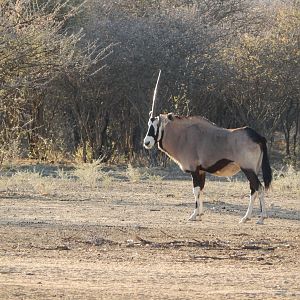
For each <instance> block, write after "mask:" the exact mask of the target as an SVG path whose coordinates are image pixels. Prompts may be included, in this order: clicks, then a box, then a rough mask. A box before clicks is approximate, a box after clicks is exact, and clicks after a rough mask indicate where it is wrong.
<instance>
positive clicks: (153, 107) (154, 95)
mask: <svg viewBox="0 0 300 300" xmlns="http://www.w3.org/2000/svg"><path fill="white" fill-rule="evenodd" d="M160 73H161V70H159V73H158V77H157V81H156V85H155V89H154V93H153V100H152V109H151V118H153V116H154V115H155V113H156V112H155V111H154V109H155V100H156V94H157V86H158V82H159V78H160Z"/></svg>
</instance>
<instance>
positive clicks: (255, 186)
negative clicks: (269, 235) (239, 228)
mask: <svg viewBox="0 0 300 300" xmlns="http://www.w3.org/2000/svg"><path fill="white" fill-rule="evenodd" d="M242 171H243V172H244V174H245V175H246V177H247V179H248V180H249V182H250V190H251V194H250V199H249V205H248V209H247V212H246V214H245V216H244V217H243V218H242V219H241V220H240V223H245V222H246V221H248V220H250V219H251V216H252V210H253V204H254V200H255V199H256V197H257V195H258V194H259V190H261V188H262V185H261V183H260V181H259V179H258V177H257V175H256V174H255V172H254V171H252V170H246V169H242ZM259 199H260V203H261V205H262V200H261V199H262V198H261V196H260V197H259ZM263 204H264V203H263ZM263 206H264V205H263ZM262 222H263V218H262ZM259 224H262V223H259Z"/></svg>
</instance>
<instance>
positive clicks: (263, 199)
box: [256, 187, 268, 224]
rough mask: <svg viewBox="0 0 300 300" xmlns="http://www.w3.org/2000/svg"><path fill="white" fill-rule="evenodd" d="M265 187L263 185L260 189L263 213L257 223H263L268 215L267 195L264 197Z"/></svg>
mask: <svg viewBox="0 0 300 300" xmlns="http://www.w3.org/2000/svg"><path fill="white" fill-rule="evenodd" d="M264 193H265V189H264V187H261V188H260V189H259V201H260V207H261V215H260V217H259V219H258V221H257V222H256V223H257V224H263V223H264V219H265V218H267V217H268V215H267V212H266V205H265V197H264Z"/></svg>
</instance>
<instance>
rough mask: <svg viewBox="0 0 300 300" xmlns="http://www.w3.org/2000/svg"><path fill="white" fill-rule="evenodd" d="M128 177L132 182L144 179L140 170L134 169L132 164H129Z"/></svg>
mask: <svg viewBox="0 0 300 300" xmlns="http://www.w3.org/2000/svg"><path fill="white" fill-rule="evenodd" d="M126 176H127V178H128V179H129V181H130V182H139V181H141V179H142V174H141V172H140V169H139V168H134V167H133V166H132V164H130V163H129V164H128V166H127V169H126Z"/></svg>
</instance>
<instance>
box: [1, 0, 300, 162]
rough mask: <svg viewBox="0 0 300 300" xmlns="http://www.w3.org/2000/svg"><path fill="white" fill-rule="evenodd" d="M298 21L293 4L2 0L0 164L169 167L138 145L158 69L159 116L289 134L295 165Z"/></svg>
mask: <svg viewBox="0 0 300 300" xmlns="http://www.w3.org/2000/svg"><path fill="white" fill-rule="evenodd" d="M299 23H300V22H299V7H298V6H297V3H296V2H294V1H289V0H285V1H280V0H279V1H275V2H272V3H269V2H264V1H262V2H261V1H249V0H228V1H218V0H208V1H200V0H176V1H170V0H155V1H144V0H139V1H136V0H129V1H122V0H117V1H110V0H103V1H96V0H87V1H85V2H82V1H81V0H71V1H64V0H53V1H43V0H29V1H23V0H18V1H12V0H4V1H2V2H1V3H0V142H1V149H0V152H1V153H0V155H1V157H0V159H1V161H3V160H6V159H8V158H9V157H15V156H20V157H29V158H34V159H40V160H53V161H58V160H61V159H62V156H63V155H65V156H68V157H71V156H72V157H76V160H78V158H80V159H79V160H80V161H83V162H91V161H92V160H97V159H101V160H104V161H107V160H110V161H116V160H120V159H121V158H122V159H123V158H125V160H126V161H132V160H134V159H136V158H137V156H139V155H142V156H144V157H147V159H148V161H151V162H152V163H153V164H154V163H155V162H159V161H162V160H161V159H157V155H158V154H157V153H156V152H152V153H151V154H149V153H148V152H145V151H144V150H143V149H142V139H143V137H144V134H145V132H146V126H147V118H148V112H149V109H150V105H151V103H150V101H151V98H152V93H153V88H154V85H155V80H156V77H157V72H158V69H162V77H161V81H160V85H159V89H158V98H159V100H160V101H159V103H160V107H159V109H160V111H162V112H167V111H174V112H175V113H177V114H184V115H186V114H200V115H204V116H206V117H207V118H209V119H211V120H212V121H213V122H215V123H217V124H218V125H220V126H224V127H234V126H244V125H250V126H251V127H254V128H255V129H257V130H258V131H259V132H261V133H262V134H264V135H266V137H267V138H268V139H269V140H271V141H272V139H273V137H274V135H275V132H276V131H282V132H283V133H284V139H285V144H286V155H287V156H288V158H289V159H292V160H297V158H299V151H300V145H299V144H300V142H299V135H300V103H299V86H300V84H299V45H298V43H299V25H300V24H299ZM266 24H268V26H266ZM12 145H13V146H12ZM11 149H13V151H12V150H11ZM56 153H57V154H56Z"/></svg>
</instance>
